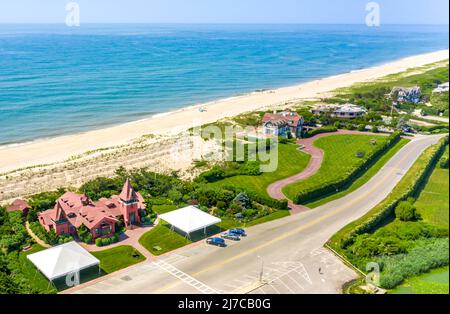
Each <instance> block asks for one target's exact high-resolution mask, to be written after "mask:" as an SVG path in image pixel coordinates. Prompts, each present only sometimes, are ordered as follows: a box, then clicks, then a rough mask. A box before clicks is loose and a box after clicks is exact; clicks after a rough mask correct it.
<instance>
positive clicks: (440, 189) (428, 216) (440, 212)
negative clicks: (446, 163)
mask: <svg viewBox="0 0 450 314" xmlns="http://www.w3.org/2000/svg"><path fill="white" fill-rule="evenodd" d="M448 150H449V149H448V147H447V148H446V152H445V155H447V156H448ZM447 158H448V157H447ZM448 178H449V170H448V169H443V168H440V167H439V165H438V166H437V167H436V168H435V169H434V171H433V173H432V174H431V177H430V179H429V180H428V182H427V184H426V186H425V188H424V189H423V191H422V192H421V193H420V196H419V198H418V199H417V200H416V202H415V203H414V205H415V207H416V208H417V211H418V213H419V215H420V216H421V217H422V219H423V221H424V222H426V223H429V224H432V225H434V226H438V227H440V228H447V229H448V227H449V223H448V222H449V192H448V191H449V179H448Z"/></svg>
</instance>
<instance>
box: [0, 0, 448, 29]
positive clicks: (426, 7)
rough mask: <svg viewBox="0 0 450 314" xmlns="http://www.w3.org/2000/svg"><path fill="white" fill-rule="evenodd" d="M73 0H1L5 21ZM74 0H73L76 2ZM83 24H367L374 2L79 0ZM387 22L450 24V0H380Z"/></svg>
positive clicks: (43, 17) (51, 11)
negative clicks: (369, 7) (369, 11)
mask: <svg viewBox="0 0 450 314" xmlns="http://www.w3.org/2000/svg"><path fill="white" fill-rule="evenodd" d="M70 1H71V0H1V1H0V23H64V21H65V16H66V11H65V5H66V3H68V2H70ZM72 1H73V0H72ZM75 2H78V3H79V5H80V8H81V22H82V23H331V24H333V23H344V24H362V23H364V22H365V16H366V11H365V6H366V4H367V3H368V2H370V1H369V0H75ZM376 2H378V3H379V4H380V8H381V23H384V24H448V19H449V15H448V10H449V1H448V0H376Z"/></svg>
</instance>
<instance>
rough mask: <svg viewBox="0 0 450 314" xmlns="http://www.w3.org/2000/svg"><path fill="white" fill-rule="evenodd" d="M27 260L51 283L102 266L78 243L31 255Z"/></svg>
mask: <svg viewBox="0 0 450 314" xmlns="http://www.w3.org/2000/svg"><path fill="white" fill-rule="evenodd" d="M27 258H28V259H29V260H30V261H31V262H32V263H33V264H34V265H35V266H36V267H37V269H39V270H40V271H41V272H42V273H43V274H44V275H45V277H47V278H48V279H49V280H50V281H53V280H55V279H57V278H60V277H63V276H66V275H69V274H74V273H79V272H80V271H81V270H83V269H87V268H89V267H93V266H95V265H99V264H100V261H99V260H98V259H97V258H95V257H94V256H92V255H91V254H90V253H89V252H88V251H86V250H85V249H83V248H82V247H81V246H80V245H79V244H78V243H76V242H69V243H66V244H62V245H59V246H55V247H53V248H50V249H47V250H44V251H40V252H37V253H34V254H30V255H28V256H27Z"/></svg>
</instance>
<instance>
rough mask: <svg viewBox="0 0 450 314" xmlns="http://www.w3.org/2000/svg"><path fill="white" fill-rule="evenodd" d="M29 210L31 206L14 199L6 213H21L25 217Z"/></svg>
mask: <svg viewBox="0 0 450 314" xmlns="http://www.w3.org/2000/svg"><path fill="white" fill-rule="evenodd" d="M30 209H31V206H30V205H28V203H27V202H26V201H24V200H21V199H16V200H15V201H14V202H12V203H11V205H9V206H8V208H6V211H8V212H17V211H21V212H22V215H24V216H26V215H28V211H29V210H30Z"/></svg>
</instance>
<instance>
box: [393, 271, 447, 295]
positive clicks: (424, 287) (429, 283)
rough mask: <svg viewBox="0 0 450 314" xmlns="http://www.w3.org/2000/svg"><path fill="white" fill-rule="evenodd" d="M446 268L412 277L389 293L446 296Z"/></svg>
mask: <svg viewBox="0 0 450 314" xmlns="http://www.w3.org/2000/svg"><path fill="white" fill-rule="evenodd" d="M448 279H449V274H448V266H447V267H443V268H438V269H434V270H432V271H431V272H429V273H426V274H423V275H420V276H417V277H412V278H409V279H407V280H405V282H404V283H403V284H401V285H400V286H398V287H397V288H395V289H394V290H392V291H390V292H389V293H393V294H448V293H449V288H448V281H449V280H448Z"/></svg>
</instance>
